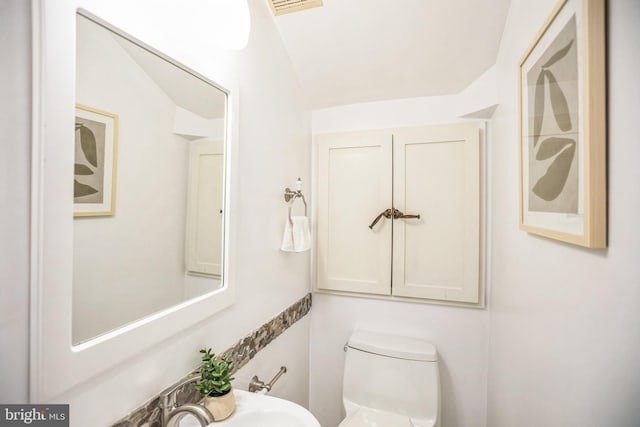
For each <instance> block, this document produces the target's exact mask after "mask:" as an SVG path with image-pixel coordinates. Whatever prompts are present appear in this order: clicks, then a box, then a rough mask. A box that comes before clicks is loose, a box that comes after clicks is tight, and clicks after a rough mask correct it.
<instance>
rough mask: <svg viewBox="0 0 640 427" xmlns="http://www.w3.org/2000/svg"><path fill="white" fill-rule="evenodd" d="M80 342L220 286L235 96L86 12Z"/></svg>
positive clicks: (77, 251)
mask: <svg viewBox="0 0 640 427" xmlns="http://www.w3.org/2000/svg"><path fill="white" fill-rule="evenodd" d="M76 102H77V106H76V123H75V128H76V133H75V139H76V140H75V147H76V148H75V175H74V216H75V219H74V230H73V233H74V235H73V243H74V258H73V328H72V330H73V338H72V339H73V343H74V344H78V343H81V342H85V341H87V340H89V339H91V338H93V337H96V336H98V335H102V334H104V333H106V332H108V331H111V330H113V329H116V328H119V327H121V326H123V325H126V324H128V323H131V322H133V321H136V320H138V319H141V318H143V317H146V316H149V315H150V314H153V313H156V312H158V311H161V310H164V309H166V308H169V307H171V306H173V305H176V304H179V303H182V302H183V301H186V300H188V299H190V298H194V297H197V296H200V295H203V294H205V293H208V292H211V291H213V290H215V289H218V288H219V287H220V286H222V276H223V271H222V270H223V269H222V267H221V266H222V265H224V262H223V259H224V247H223V242H224V228H223V224H224V218H223V212H224V188H225V187H224V177H225V156H224V153H225V128H224V124H225V109H226V103H227V102H226V93H225V92H223V91H221V90H220V89H218V88H217V87H216V86H215V85H214V84H212V83H211V82H209V81H207V80H206V79H204V78H202V77H200V76H198V75H197V74H196V73H194V72H191V71H189V70H187V69H186V68H184V67H182V66H178V65H177V64H176V63H175V62H173V61H171V60H168V59H166V58H165V57H163V56H161V55H160V54H158V53H156V52H155V51H153V50H152V49H150V48H147V47H143V46H142V45H141V44H139V43H138V42H136V41H133V40H132V39H131V38H129V37H128V36H127V37H126V38H125V36H123V35H120V34H118V33H116V32H115V31H113V30H111V29H108V28H105V27H104V26H103V25H102V24H99V23H97V22H94V21H93V20H92V19H89V18H88V17H85V16H83V15H82V14H78V15H77V58H76Z"/></svg>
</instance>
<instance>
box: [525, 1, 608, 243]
mask: <svg viewBox="0 0 640 427" xmlns="http://www.w3.org/2000/svg"><path fill="white" fill-rule="evenodd" d="M518 73H519V76H518V86H519V87H518V95H519V96H518V101H519V126H518V131H519V133H518V139H519V161H520V173H519V175H520V177H519V178H520V186H519V188H520V191H519V192H520V197H519V201H520V229H522V230H524V231H527V232H529V233H534V234H538V235H541V236H545V237H549V238H552V239H557V240H561V241H563V242H567V243H572V244H576V245H580V246H585V247H589V248H604V247H606V245H607V199H606V187H607V183H606V178H607V174H606V162H607V160H606V93H605V0H561V1H559V2H558V3H557V5H556V7H555V8H554V10H553V12H552V13H551V15H550V16H549V18H548V19H547V21H546V22H545V24H544V25H543V27H542V29H541V30H540V31H539V32H538V34H537V35H536V37H535V39H534V40H533V42H532V43H531V45H530V46H529V48H528V49H527V51H526V52H525V54H524V55H523V57H522V59H521V61H520V64H519V69H518Z"/></svg>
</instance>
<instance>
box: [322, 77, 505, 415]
mask: <svg viewBox="0 0 640 427" xmlns="http://www.w3.org/2000/svg"><path fill="white" fill-rule="evenodd" d="M495 83H496V82H495V70H494V69H493V68H492V69H490V70H488V71H487V72H486V73H485V74H483V75H482V76H480V77H479V78H478V79H477V80H476V82H474V83H473V84H472V85H471V86H469V88H467V89H465V90H464V91H463V92H461V93H460V94H457V95H450V96H438V97H426V98H413V99H399V100H391V101H382V102H372V103H364V104H355V105H348V106H341V107H335V108H328V109H324V110H315V111H314V112H313V134H314V135H317V134H321V133H331V132H348V131H357V130H368V129H381V128H382V129H383V128H396V127H406V126H420V125H428V124H438V123H451V122H455V121H460V120H461V119H460V117H461V116H462V115H466V114H469V113H472V112H474V111H477V110H482V109H484V108H487V107H490V106H491V105H493V104H494V103H495V98H496V90H495ZM358 328H361V329H370V330H374V331H380V332H386V333H391V334H398V335H407V336H415V337H421V338H424V339H427V340H429V341H431V342H432V343H433V344H434V345H435V346H436V348H437V349H438V352H439V355H440V358H441V359H440V369H441V374H442V378H441V384H442V419H443V423H444V424H443V426H445V427H483V426H484V425H485V419H486V386H487V381H486V366H487V353H488V313H487V310H485V309H477V308H460V307H453V306H440V305H431V304H425V303H411V302H400V301H384V300H376V299H367V298H359V297H350V296H337V295H329V294H315V295H314V306H313V312H312V321H311V358H310V380H309V381H310V409H311V411H312V412H313V413H314V415H315V416H316V417H317V418H318V419H319V421H320V424H322V426H323V427H335V426H337V425H338V424H339V423H340V421H341V420H342V418H343V417H344V411H343V408H342V400H341V399H342V396H341V393H342V372H343V367H344V352H343V346H344V344H345V342H346V341H347V340H348V338H349V335H350V334H351V333H352V332H353V331H354V330H355V329H358Z"/></svg>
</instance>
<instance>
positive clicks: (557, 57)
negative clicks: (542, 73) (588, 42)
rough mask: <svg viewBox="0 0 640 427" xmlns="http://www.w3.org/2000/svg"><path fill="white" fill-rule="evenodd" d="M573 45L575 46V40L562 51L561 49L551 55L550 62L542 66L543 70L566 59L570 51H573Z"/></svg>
mask: <svg viewBox="0 0 640 427" xmlns="http://www.w3.org/2000/svg"><path fill="white" fill-rule="evenodd" d="M572 45H573V39H572V40H571V41H570V42H569V43H567V45H566V46H565V47H563V48H562V49H560V50H559V51H557V52H556V53H554V54H553V55H551V58H549V60H548V61H547V62H545V63H544V64H543V65H542V68H548V67H551V66H552V65H553V64H555V63H556V62H558V61H560V60H561V59H562V58H564V57H565V56H566V55H567V53H569V49H571V46H572Z"/></svg>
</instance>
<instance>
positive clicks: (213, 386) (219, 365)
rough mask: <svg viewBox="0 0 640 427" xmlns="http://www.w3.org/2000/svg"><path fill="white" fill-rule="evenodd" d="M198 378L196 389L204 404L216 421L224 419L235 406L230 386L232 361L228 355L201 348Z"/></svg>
mask: <svg viewBox="0 0 640 427" xmlns="http://www.w3.org/2000/svg"><path fill="white" fill-rule="evenodd" d="M200 353H202V364H201V365H200V370H199V373H200V379H199V380H198V382H197V383H196V390H198V391H199V392H200V394H201V395H203V396H204V406H205V408H207V409H208V410H209V412H211V415H213V417H214V418H215V420H216V421H220V420H224V419H225V418H228V417H229V415H231V414H232V413H233V411H234V410H235V408H236V400H235V396H234V394H233V388H232V387H231V381H232V380H233V379H234V378H233V377H232V376H231V373H232V371H233V362H232V361H231V359H230V358H229V357H221V358H218V357H216V355H215V354H213V353H212V352H211V349H210V348H209V349H207V348H203V349H202V350H200Z"/></svg>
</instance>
